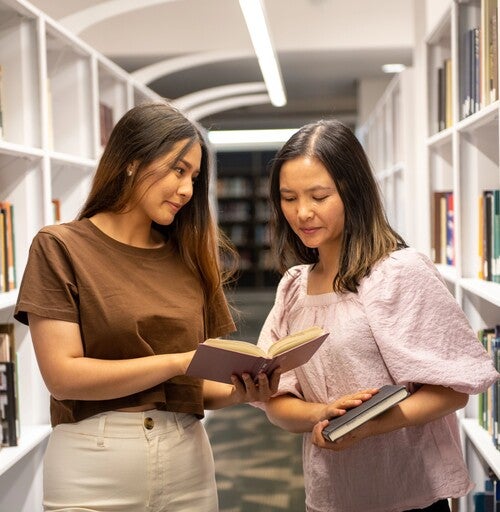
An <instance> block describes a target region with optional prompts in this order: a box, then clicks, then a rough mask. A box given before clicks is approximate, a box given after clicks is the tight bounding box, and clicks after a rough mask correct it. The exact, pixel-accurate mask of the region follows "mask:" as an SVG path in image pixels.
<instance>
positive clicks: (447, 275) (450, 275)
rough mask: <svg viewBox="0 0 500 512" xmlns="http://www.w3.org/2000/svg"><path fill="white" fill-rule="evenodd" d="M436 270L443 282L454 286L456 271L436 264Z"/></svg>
mask: <svg viewBox="0 0 500 512" xmlns="http://www.w3.org/2000/svg"><path fill="white" fill-rule="evenodd" d="M436 268H437V269H438V270H439V273H440V274H441V275H442V276H443V279H444V280H445V281H448V282H449V283H453V284H455V283H456V282H457V269H456V268H455V267H453V266H451V265H441V264H436Z"/></svg>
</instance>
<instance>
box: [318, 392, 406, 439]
mask: <svg viewBox="0 0 500 512" xmlns="http://www.w3.org/2000/svg"><path fill="white" fill-rule="evenodd" d="M408 394H409V393H408V391H407V389H406V388H405V387H404V386H400V385H391V384H388V385H385V386H382V387H381V388H380V389H379V391H378V393H377V394H376V395H373V396H372V397H371V398H370V399H369V400H367V401H366V402H363V403H362V404H360V405H358V406H357V407H354V408H353V409H349V410H348V411H347V412H346V413H345V414H343V415H342V416H337V417H336V418H332V419H331V420H330V422H329V423H328V425H327V426H326V427H325V428H324V429H323V437H324V438H325V439H327V440H328V441H335V440H336V439H338V438H339V437H342V436H344V435H345V434H347V433H349V432H351V430H354V429H355V428H357V427H359V426H361V425H363V423H366V422H367V421H368V420H371V419H372V418H375V416H378V415H379V414H382V413H383V412H384V411H387V409H390V408H391V407H392V406H393V405H396V404H397V403H399V402H401V401H402V400H404V399H405V398H406V397H407V396H408Z"/></svg>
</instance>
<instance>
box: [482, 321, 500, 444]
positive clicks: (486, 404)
mask: <svg viewBox="0 0 500 512" xmlns="http://www.w3.org/2000/svg"><path fill="white" fill-rule="evenodd" d="M477 337H478V339H479V342H480V343H481V344H482V345H483V347H484V349H485V350H486V352H488V354H489V355H490V357H491V358H492V360H493V364H494V365H495V368H496V369H497V370H498V371H500V325H498V324H497V325H495V326H494V327H485V328H483V329H480V330H479V331H478V332H477ZM499 393H500V380H498V381H496V382H494V383H493V384H492V385H491V386H490V387H489V388H488V389H487V390H486V391H484V392H482V393H480V394H479V396H478V422H479V425H480V426H481V427H482V428H484V429H485V430H486V431H487V432H488V434H489V435H490V437H491V439H492V442H493V444H494V445H495V446H496V447H497V448H499V447H500V437H499V418H500V394H499Z"/></svg>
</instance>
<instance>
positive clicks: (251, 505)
mask: <svg viewBox="0 0 500 512" xmlns="http://www.w3.org/2000/svg"><path fill="white" fill-rule="evenodd" d="M206 429H207V432H208V435H209V438H210V441H211V443H212V448H213V452H214V458H215V471H216V478H217V487H218V492H219V505H220V512H279V511H284V510H286V511H288V512H303V511H304V483H303V477H302V456H301V446H302V436H301V435H297V434H290V433H288V432H285V431H283V430H281V429H279V428H277V427H275V426H274V425H272V424H270V423H269V421H268V420H267V418H266V415H265V414H264V413H263V412H262V411H261V410H259V409H255V408H254V407H252V406H249V405H241V406H236V407H232V408H228V409H224V410H221V411H214V412H212V413H211V414H210V416H209V418H208V421H207V423H206Z"/></svg>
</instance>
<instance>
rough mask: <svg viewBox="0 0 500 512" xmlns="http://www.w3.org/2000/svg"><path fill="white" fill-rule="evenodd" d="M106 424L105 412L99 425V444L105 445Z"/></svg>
mask: <svg viewBox="0 0 500 512" xmlns="http://www.w3.org/2000/svg"><path fill="white" fill-rule="evenodd" d="M105 424H106V415H105V414H103V415H102V416H101V417H100V418H99V425H98V427H97V446H100V447H101V448H102V447H104V426H105Z"/></svg>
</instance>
